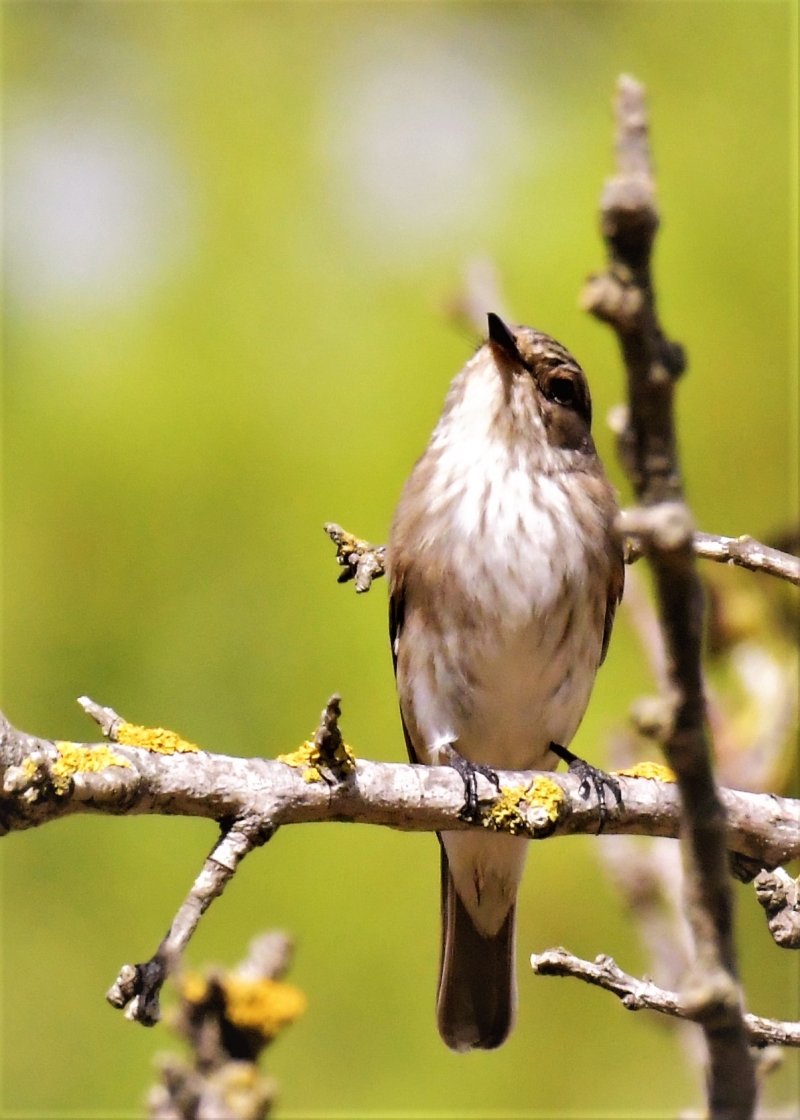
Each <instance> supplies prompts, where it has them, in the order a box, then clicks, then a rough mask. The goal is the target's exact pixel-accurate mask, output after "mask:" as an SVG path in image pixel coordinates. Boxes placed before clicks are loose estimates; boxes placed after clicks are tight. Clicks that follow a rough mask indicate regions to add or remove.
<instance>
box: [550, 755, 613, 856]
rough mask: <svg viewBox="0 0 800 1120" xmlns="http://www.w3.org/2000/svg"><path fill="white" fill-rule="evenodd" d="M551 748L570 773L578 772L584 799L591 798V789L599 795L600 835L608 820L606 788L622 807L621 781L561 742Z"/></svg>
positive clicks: (579, 790) (598, 831)
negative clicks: (565, 764) (563, 745)
mask: <svg viewBox="0 0 800 1120" xmlns="http://www.w3.org/2000/svg"><path fill="white" fill-rule="evenodd" d="M550 750H551V751H552V752H553V754H555V755H557V756H558V757H559V758H560V759H562V760H563V761H564V762H566V763H567V766H568V769H569V771H570V773H572V774H577V776H578V777H579V778H580V779H581V784H580V786H579V787H578V792H579V793H580V795H581V797H582V798H583V799H584V801H588V800H589V795H590V793H591V791H592V790H594V793H595V796H596V797H597V809H598V817H599V824H598V828H597V833H598V835H599V834H600V833H601V832H602V831H603V828H604V827H605V823H606V821H607V820H608V808H607V806H606V790H611V792H612V793H613V795H614V800H615V801H616V803H617V808H618V809H621V808H622V790H621V789H620V784H619V782H618V781H617V779H616V778H615V777H614V776H613V775H612V774H607V773H606V772H605V770H599V769H598V768H597V767H596V766H592V764H591V763H590V762H586V761H584V759H582V758H578V756H577V755H576V754H573V753H572V751H570V750H567V748H566V747H562V746H561V745H560V744H559V743H551V744H550Z"/></svg>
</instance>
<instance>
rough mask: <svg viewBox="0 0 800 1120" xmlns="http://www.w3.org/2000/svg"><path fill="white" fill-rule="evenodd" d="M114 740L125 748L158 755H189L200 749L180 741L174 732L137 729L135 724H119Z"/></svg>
mask: <svg viewBox="0 0 800 1120" xmlns="http://www.w3.org/2000/svg"><path fill="white" fill-rule="evenodd" d="M115 738H116V741H117V742H118V743H122V744H124V745H125V746H126V747H144V749H145V750H148V751H156V752H157V753H158V754H191V753H193V752H194V751H198V750H199V749H200V748H199V747H198V746H196V745H195V744H194V743H188V742H187V741H186V739H181V737H180V735H178V734H177V732H175V731H167V729H166V728H164V727H139V726H138V725H137V724H135V723H121V724H120V725H119V726H118V728H117V733H116V736H115Z"/></svg>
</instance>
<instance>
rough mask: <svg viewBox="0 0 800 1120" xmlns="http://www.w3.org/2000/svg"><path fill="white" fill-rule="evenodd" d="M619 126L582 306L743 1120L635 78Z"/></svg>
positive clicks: (689, 884)
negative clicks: (604, 331)
mask: <svg viewBox="0 0 800 1120" xmlns="http://www.w3.org/2000/svg"><path fill="white" fill-rule="evenodd" d="M616 118H617V138H616V152H617V167H618V173H617V175H616V176H615V177H614V178H612V179H610V180H609V181H608V182H607V184H606V187H605V190H604V192H603V196H602V199H601V213H602V217H601V224H602V232H603V236H604V238H605V242H606V247H607V251H608V256H609V267H608V271H607V272H606V273H604V274H602V275H599V276H594V277H591V278H590V279H589V281H588V284H587V286H586V289H585V291H584V294H583V297H582V304H583V306H584V307H585V308H586V310H588V311H590V312H591V313H592V314H594V315H595V316H597V318H599V319H602V320H603V321H604V322H607V323H609V324H610V325H611V326H612V327H613V328H614V330H615V331H616V334H617V338H618V340H619V343H620V347H621V350H622V355H623V360H624V363H625V369H626V372H627V379H628V400H629V411H628V415H627V421H626V423H625V426H624V429H623V431H622V433H621V435H620V453H621V457H622V460H623V464H624V466H625V469H626V471H627V473H628V476H629V477H630V479H631V482H632V484H633V487H634V490H635V493H636V496H637V498H638V499H639V503H640V504H639V506H638V507H637V509H636V510H633V511H631V512H629V513H628V514H627V515H625V516H624V519H623V520H624V525H623V528H624V530H625V531H627V532H630V533H633V534H638V535H640V537H641V540H642V543H643V547H644V550H645V552H646V554H647V556H648V559H649V562H650V564H651V566H652V569H653V574H654V577H655V584H656V592H657V597H658V604H659V616H660V621H661V627H662V630H663V634H664V641H665V646H666V651H667V661H668V673H667V676H668V691H669V700H670V720H669V726H668V727H667V728H666V730H665V734H664V743H663V746H664V751H665V753H666V756H667V760H668V762H669V764H670V766H671V767H672V769H673V770H674V771H675V773H676V775H677V778H678V784H679V787H680V793H681V801H682V813H683V821H682V845H683V859H684V870H685V887H684V891H685V895H684V897H685V906H686V913H687V917H688V919H689V923H690V925H691V928H692V932H693V936H694V943H695V961H694V964H693V966H692V968H691V969H690V975H689V977H688V978H687V980H686V985H685V991H684V993H683V998H684V1000H685V1002H686V1004H687V1006H688V1007H689V1008H690V1009H691V1011H692V1013H693V1014H692V1017H693V1018H697V1019H698V1020H699V1021H701V1022H702V1024H703V1028H704V1031H705V1035H706V1040H707V1043H708V1051H709V1067H710V1068H709V1090H708V1092H709V1106H710V1113H711V1116H712V1117H713V1118H715V1120H716V1118H723V1117H724V1118H725V1120H734V1118H735V1120H745V1118H747V1117H750V1116H752V1115H753V1111H754V1109H755V1095H756V1087H755V1070H754V1065H753V1062H752V1060H751V1058H750V1055H749V1051H748V1045H747V1034H746V1030H745V1026H744V1021H743V1012H742V1007H741V997H740V990H739V985H738V978H737V973H736V957H735V948H734V940H733V905H732V895H731V889H730V883H729V877H728V863H727V853H726V843H725V812H724V808H723V806H722V802H721V800H720V797H719V795H718V793H717V789H716V785H715V783H714V776H713V769H712V749H711V743H710V740H709V735H708V730H707V725H706V714H705V701H704V697H703V687H702V675H701V637H702V620H703V596H702V590H701V586H700V581H699V578H698V575H697V572H696V570H695V561H694V554H693V548H692V538H693V525H692V519H691V515H690V513H689V510H688V507H687V506H686V504H685V501H684V493H683V484H682V480H681V473H680V466H679V461H678V451H677V444H676V435H675V418H674V405H673V397H674V391H675V383H676V380H677V378H678V377H679V376H680V374H681V373H682V372H683V370H684V368H685V358H684V354H683V350H682V348H681V347H680V346H679V345H678V344H677V343H674V342H670V341H669V340H668V339H667V338H666V337H665V336H664V333H663V331H662V329H661V326H660V324H659V322H658V317H657V312H656V301H655V293H654V290H653V282H652V276H651V271H650V255H651V250H652V246H653V241H654V238H655V234H656V231H657V229H658V223H659V216H658V210H657V207H656V203H655V188H654V183H653V178H652V172H651V167H650V153H649V145H648V136H647V116H646V108H645V99H644V89H643V87H642V86H641V85H639V84H638V83H637V82H635V81H633V79H631V78H627V77H624V76H623V77H621V78H620V80H619V84H618V89H617V102H616Z"/></svg>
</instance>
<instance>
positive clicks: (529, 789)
mask: <svg viewBox="0 0 800 1120" xmlns="http://www.w3.org/2000/svg"><path fill="white" fill-rule="evenodd" d="M563 800H564V793H563V790H562V789H561V786H559V784H558V782H554V781H553V779H552V778H546V777H544V776H542V775H540V776H539V777H537V778H534V779H533V781H532V782H531V784H530V785H529V786H506V787H505V788H504V789H503V790H502V791H501V792H500V795H499V796H498V797H497V798H496V799H495V802H494V804H493V805H492V808H491V809H490V811H489V813H488V815H487V816H486V818H485V819H484V822H483V824H484V827H485V828H492V829H496V830H497V831H498V832H509V833H510V834H511V835H512V836H518V835H520V834H522V833H529V832H530V824H529V822H528V821H527V820H526V819H525V817H524V816H523V814H522V812H521V807H522V806H523V805H528V806H531V807H533V808H539V809H544V811H545V813H546V815H547V819H548V820H549V821H551V822H555V821H557V820H558V812H559V808H560V806H561V803H562V802H563Z"/></svg>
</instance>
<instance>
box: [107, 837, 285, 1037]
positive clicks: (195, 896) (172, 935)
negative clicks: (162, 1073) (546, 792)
mask: <svg viewBox="0 0 800 1120" xmlns="http://www.w3.org/2000/svg"><path fill="white" fill-rule="evenodd" d="M272 832H274V829H272V830H271V831H270V830H269V828H268V826H265V825H264V824H263V823H262V824H259V823H258V822H251V825H250V827H248V826H247V824H246V823H245V822H242V821H237V822H236V823H235V824H233V825H231V827H230V828H229V829H227V830H226V831H225V832H224V834H223V835H222V836H221V837H220V839H219V840H218V841H217V843H216V844H215V845H214V848H213V850H212V852H211V854H210V855H209V857H208V859H207V860H206V861H205V863H204V864H203V869H202V871H201V872H200V874H199V875H198V876H197V878H196V879H195V881H194V885H193V886H192V889H191V890H190V891H189V894H188V895H187V897H186V900H185V902H184V903H183V905H182V906H181V908H180V909H179V910H178V913H177V914H176V915H175V917H174V919H173V922H172V925H171V926H170V928H169V932H168V933H167V936H166V937H165V938H164V940H163V941H162V942H161V944H160V945H159V947H158V949H157V951H156V953H155V955H154V956H152V957H151V958H150V960H149V961H146V962H145V963H144V964H136V965H130V964H124V965H123V966H122V968H121V969H120V971H119V975H118V976H117V979H116V980H115V981H114V983H113V984H112V986H111V987H110V988H109V990H108V992H107V994H106V999H107V1000H108V1002H109V1003H110V1004H111V1006H112V1007H116V1008H118V1009H119V1010H122V1009H123V1008H124V1009H125V1016H126V1018H128V1019H130V1020H131V1021H132V1022H136V1023H141V1024H142V1025H143V1026H145V1027H152V1026H153V1025H154V1024H155V1023H157V1022H158V1021H159V1019H160V1018H161V1010H160V1007H159V995H160V993H161V988H162V987H163V985H164V981H165V980H166V979H167V976H169V975H170V973H172V972H174V971H175V969H176V968H177V967H178V965H179V963H180V960H181V957H182V956H183V953H184V951H185V949H186V946H187V945H188V944H189V941H190V939H191V937H192V934H193V933H194V931H195V930H196V929H197V927H198V925H199V924H200V919H201V918H202V916H203V914H205V912H206V910H207V909H208V908H209V906H210V905H211V903H212V902H213V901H214V899H215V898H217V897H218V896H219V895H221V894H222V892H223V891H224V889H225V887H226V886H227V885H228V883H229V882H230V880H231V879H232V878H233V876H234V873H235V872H236V869H237V867H238V866H239V864H240V863H241V861H242V860H243V859H244V857H245V856H246V855H247V854H248V853H249V852H251V851H252V850H253V848H256V847H258V846H259V845H261V844H264V843H266V841H267V840H269V838H270V836H271V835H272Z"/></svg>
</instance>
